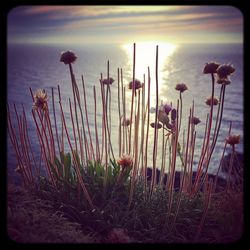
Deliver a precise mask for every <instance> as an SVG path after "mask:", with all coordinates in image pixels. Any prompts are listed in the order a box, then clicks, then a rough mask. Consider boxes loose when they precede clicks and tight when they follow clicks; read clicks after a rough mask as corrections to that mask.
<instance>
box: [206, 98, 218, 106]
mask: <svg viewBox="0 0 250 250" xmlns="http://www.w3.org/2000/svg"><path fill="white" fill-rule="evenodd" d="M212 103H213V105H214V106H216V105H217V104H218V103H219V100H218V99H217V98H216V97H214V98H213V99H212V96H210V97H209V98H207V100H206V104H207V105H208V106H211V105H212Z"/></svg>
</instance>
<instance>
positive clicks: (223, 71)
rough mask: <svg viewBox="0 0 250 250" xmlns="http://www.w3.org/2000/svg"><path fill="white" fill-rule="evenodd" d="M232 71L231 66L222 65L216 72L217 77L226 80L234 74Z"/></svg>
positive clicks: (233, 69)
mask: <svg viewBox="0 0 250 250" xmlns="http://www.w3.org/2000/svg"><path fill="white" fill-rule="evenodd" d="M234 71H235V68H234V67H233V66H232V65H231V64H222V65H220V66H219V67H218V69H217V70H216V72H217V75H218V77H219V78H221V79H225V78H227V77H228V76H230V75H231V74H232V73H234Z"/></svg>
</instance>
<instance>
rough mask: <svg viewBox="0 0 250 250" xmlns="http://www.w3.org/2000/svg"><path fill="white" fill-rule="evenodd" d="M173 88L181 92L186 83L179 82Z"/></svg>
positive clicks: (184, 89) (184, 88)
mask: <svg viewBox="0 0 250 250" xmlns="http://www.w3.org/2000/svg"><path fill="white" fill-rule="evenodd" d="M175 89H176V90H178V91H180V92H181V93H183V92H184V91H186V90H187V89H188V88H187V85H186V84H185V83H179V84H176V86H175Z"/></svg>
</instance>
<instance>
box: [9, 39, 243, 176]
mask: <svg viewBox="0 0 250 250" xmlns="http://www.w3.org/2000/svg"><path fill="white" fill-rule="evenodd" d="M242 47H243V46H242V45H240V44H212V45H211V44H209V45H208V44H186V45H184V44H183V45H177V46H175V47H174V48H173V47H171V46H165V47H164V44H163V45H162V47H161V44H159V68H158V72H159V100H162V101H167V102H169V103H170V102H172V104H173V106H176V100H177V98H178V96H179V93H178V92H177V91H176V90H175V85H176V84H177V83H185V84H186V85H187V86H188V90H187V91H186V92H184V93H183V120H182V128H185V127H186V126H187V116H188V114H189V109H190V107H191V105H192V102H193V101H194V104H195V110H194V114H195V116H197V117H199V119H200V120H201V123H200V124H198V125H197V126H196V130H197V139H196V148H195V155H194V167H195V164H197V161H198V159H199V158H198V157H199V152H200V150H201V145H202V139H203V134H204V128H205V121H206V115H207V113H208V112H209V107H208V106H207V105H206V104H205V100H206V98H207V97H209V96H210V95H211V76H209V75H204V74H203V73H202V70H203V67H204V65H205V63H206V62H210V61H216V62H218V63H221V64H224V63H232V64H233V65H234V67H235V68H236V71H235V73H234V74H233V75H232V77H231V80H232V83H231V84H230V85H228V86H227V87H226V95H225V105H224V114H223V120H222V125H221V130H220V133H219V138H218V142H217V145H216V147H215V150H214V154H213V156H212V159H211V163H210V167H209V172H210V173H214V172H216V171H217V168H218V164H219V161H220V157H221V154H222V149H223V146H224V141H225V137H226V136H227V133H228V129H229V123H230V121H232V134H240V135H241V142H240V144H239V145H237V146H236V150H237V151H238V152H243V143H244V135H243V101H244V100H243V48H242ZM132 48H133V44H128V45H126V46H120V45H107V44H106V45H94V44H92V45H81V46H79V45H17V44H15V45H14V44H10V45H9V46H8V61H7V80H8V82H7V101H8V104H9V105H10V108H11V110H12V115H13V118H14V115H15V114H14V113H13V103H15V104H16V106H17V109H18V112H21V110H22V105H23V106H24V108H25V111H26V115H27V123H28V128H29V136H30V138H31V144H32V147H33V149H34V151H35V152H39V150H40V149H39V142H38V139H37V135H36V131H35V125H34V122H33V118H32V115H31V109H32V98H31V95H30V92H29V87H31V88H32V90H33V91H35V90H37V89H39V88H41V89H45V90H46V92H47V93H48V96H49V105H50V110H51V112H50V115H51V118H52V106H51V99H52V98H51V88H54V90H55V94H56V96H55V98H56V113H57V115H58V117H59V105H58V96H57V85H60V89H61V95H62V97H63V98H62V102H63V108H64V111H65V117H66V119H67V122H68V126H69V130H70V133H71V138H72V139H73V134H72V126H71V121H70V112H69V98H70V99H71V100H73V97H72V92H71V81H70V74H69V68H68V66H67V65H64V64H63V63H62V62H60V54H61V52H62V51H66V50H72V51H74V52H75V53H76V55H77V56H78V58H77V61H76V62H75V63H74V64H73V69H74V73H75V77H76V80H77V83H78V85H79V89H80V91H82V85H81V75H83V77H84V81H85V87H86V95H87V104H88V111H89V120H90V129H91V133H92V135H93V136H94V115H93V112H94V103H93V86H96V91H97V102H98V103H97V111H98V114H97V115H98V116H97V117H98V119H99V121H100V120H101V119H100V118H101V99H100V83H99V79H100V77H101V73H102V74H103V78H106V77H107V61H108V60H109V65H110V77H112V78H114V79H115V82H114V83H113V84H112V88H111V93H112V107H111V108H112V129H111V140H112V142H113V143H112V144H113V147H114V151H115V155H118V146H117V145H118V142H117V138H118V121H119V120H118V112H117V106H118V103H117V89H118V88H117V68H122V70H123V79H124V84H125V86H127V85H128V83H129V82H130V81H131V80H132V60H133V58H132V56H131V54H132V53H131V52H132ZM136 49H137V54H136V75H135V77H136V78H137V79H139V80H140V81H143V74H145V77H146V79H147V66H149V67H150V72H151V86H152V88H151V92H152V93H151V92H150V94H151V95H152V101H151V104H152V105H150V106H151V107H153V106H154V104H155V47H154V46H153V47H150V49H151V51H148V50H149V48H147V47H145V46H144V47H140V44H138V45H137V47H136ZM146 83H147V81H146ZM219 91H220V85H218V84H216V86H215V96H219ZM126 94H127V98H126V99H127V104H129V100H130V96H131V92H130V91H129V90H128V88H127V90H126ZM127 109H128V110H129V105H128V107H127ZM215 113H216V112H215ZM151 118H152V119H151V120H152V121H153V120H154V116H153V114H152V117H151ZM58 119H59V118H58ZM13 120H14V119H13ZM52 121H53V119H52ZM15 126H16V124H15ZM59 128H60V125H59ZM98 128H99V135H100V136H101V134H100V133H101V129H100V128H101V123H100V122H99V123H98ZM161 137H162V132H159V138H160V139H161ZM100 138H101V137H100ZM180 140H181V139H180ZM152 144H153V129H151V130H150V135H149V154H148V156H149V163H148V165H149V166H152V152H153V147H152ZM160 148H161V147H160V145H159V152H158V158H157V165H158V167H159V168H160V164H161V157H160V150H161V149H160ZM66 149H67V146H66ZM229 152H230V148H228V149H227V153H229ZM7 166H8V174H9V176H10V178H13V179H15V178H16V173H15V172H14V169H15V168H16V166H17V160H16V158H15V153H14V149H13V147H12V145H11V143H10V140H9V138H8V135H7ZM177 169H178V167H177Z"/></svg>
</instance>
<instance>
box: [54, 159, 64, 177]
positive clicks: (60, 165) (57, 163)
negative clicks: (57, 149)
mask: <svg viewBox="0 0 250 250" xmlns="http://www.w3.org/2000/svg"><path fill="white" fill-rule="evenodd" d="M55 164H56V166H57V169H58V172H59V174H60V176H62V175H63V166H62V164H61V162H60V161H59V159H58V158H57V157H55Z"/></svg>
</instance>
